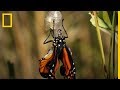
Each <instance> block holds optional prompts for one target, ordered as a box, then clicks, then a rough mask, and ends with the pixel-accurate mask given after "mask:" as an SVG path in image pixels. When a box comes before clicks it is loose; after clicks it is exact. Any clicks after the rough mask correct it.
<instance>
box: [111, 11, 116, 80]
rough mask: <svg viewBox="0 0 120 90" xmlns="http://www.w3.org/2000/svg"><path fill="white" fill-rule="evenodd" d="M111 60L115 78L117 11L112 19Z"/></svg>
mask: <svg viewBox="0 0 120 90" xmlns="http://www.w3.org/2000/svg"><path fill="white" fill-rule="evenodd" d="M111 53H112V54H111V59H112V61H113V78H115V11H114V12H113V19H112V51H111Z"/></svg>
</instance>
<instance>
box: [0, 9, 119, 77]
mask: <svg viewBox="0 0 120 90" xmlns="http://www.w3.org/2000/svg"><path fill="white" fill-rule="evenodd" d="M6 12H10V13H12V14H13V27H12V28H3V27H2V26H1V25H2V17H1V16H2V13H3V12H0V79H42V77H41V76H40V74H39V61H38V60H39V59H41V58H42V57H43V56H44V55H45V54H46V53H47V51H48V49H49V48H50V47H51V46H52V44H51V43H49V44H46V45H44V44H43V42H44V40H45V39H46V37H47V35H48V33H49V31H46V30H45V24H44V18H45V15H46V13H47V11H6ZM88 12H89V11H62V15H63V18H64V19H65V20H64V27H65V29H66V31H67V33H68V37H69V38H67V39H66V42H67V45H68V46H69V47H70V48H71V51H72V55H73V59H74V62H75V66H76V78H77V79H104V78H105V77H104V70H103V67H102V60H101V59H102V58H101V53H100V48H99V44H98V39H97V32H96V28H95V27H94V26H93V25H92V24H91V23H90V18H91V17H90V15H89V14H88ZM4 13H5V12H4ZM101 35H102V41H103V47H104V53H105V59H106V64H107V67H108V60H109V45H110V36H109V35H108V34H106V33H103V32H101ZM115 60H116V64H115V65H116V71H115V73H116V77H117V60H118V59H117V45H116V59H115ZM56 77H57V78H58V79H62V78H63V77H61V76H60V74H59V70H58V71H57V73H56Z"/></svg>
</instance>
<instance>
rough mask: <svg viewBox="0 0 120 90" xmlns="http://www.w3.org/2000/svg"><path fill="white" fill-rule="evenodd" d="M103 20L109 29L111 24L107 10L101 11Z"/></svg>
mask: <svg viewBox="0 0 120 90" xmlns="http://www.w3.org/2000/svg"><path fill="white" fill-rule="evenodd" d="M103 20H104V22H105V23H106V24H107V25H108V27H109V28H110V29H111V28H112V24H111V21H110V18H109V15H108V12H107V11H103Z"/></svg>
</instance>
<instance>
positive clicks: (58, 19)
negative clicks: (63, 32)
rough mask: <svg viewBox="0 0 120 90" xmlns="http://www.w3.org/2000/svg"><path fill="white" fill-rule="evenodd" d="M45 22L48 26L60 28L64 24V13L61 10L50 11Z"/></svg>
mask: <svg viewBox="0 0 120 90" xmlns="http://www.w3.org/2000/svg"><path fill="white" fill-rule="evenodd" d="M45 23H46V26H47V28H51V29H53V27H54V29H58V28H60V26H61V24H62V14H61V12H60V11H49V12H48V14H47V16H46V18H45Z"/></svg>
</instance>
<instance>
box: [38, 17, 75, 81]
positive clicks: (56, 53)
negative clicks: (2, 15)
mask: <svg viewBox="0 0 120 90" xmlns="http://www.w3.org/2000/svg"><path fill="white" fill-rule="evenodd" d="M63 20H64V19H63ZM63 20H62V23H63ZM62 26H63V24H62ZM63 28H64V27H63ZM64 31H65V33H66V36H63V35H62V33H61V30H60V29H58V32H59V33H58V37H54V28H53V29H50V34H49V35H48V37H47V39H48V38H49V36H50V35H52V37H53V38H54V40H49V41H47V39H46V40H45V41H44V44H46V43H49V42H53V48H52V49H50V50H49V51H48V53H47V54H46V55H45V56H44V57H43V58H42V59H41V60H39V66H40V67H39V72H40V75H41V76H42V77H44V78H48V79H56V77H55V73H56V71H57V69H58V67H59V65H60V61H61V62H62V66H61V67H60V74H61V75H62V76H63V77H64V78H65V79H75V76H76V73H75V72H76V70H75V65H74V62H73V59H72V53H71V51H70V49H69V48H68V47H67V45H66V42H65V38H68V35H67V32H66V30H65V29H64Z"/></svg>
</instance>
